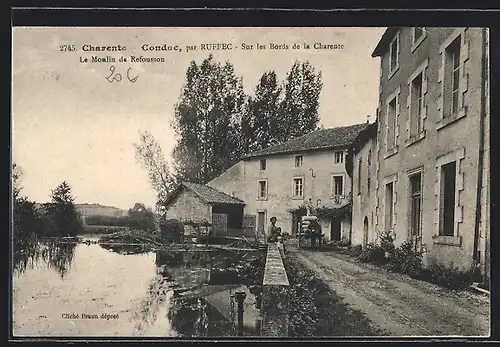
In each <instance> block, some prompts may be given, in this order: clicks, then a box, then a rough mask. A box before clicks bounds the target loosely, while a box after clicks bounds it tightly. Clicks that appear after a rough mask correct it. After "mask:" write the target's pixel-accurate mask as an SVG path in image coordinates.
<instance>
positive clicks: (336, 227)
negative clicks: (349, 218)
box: [330, 218, 341, 241]
mask: <svg viewBox="0 0 500 347" xmlns="http://www.w3.org/2000/svg"><path fill="white" fill-rule="evenodd" d="M340 231H341V224H340V219H338V218H334V219H332V223H331V227H330V240H331V241H340Z"/></svg>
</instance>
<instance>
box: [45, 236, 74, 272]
mask: <svg viewBox="0 0 500 347" xmlns="http://www.w3.org/2000/svg"><path fill="white" fill-rule="evenodd" d="M76 245H77V244H76V243H73V242H57V241H53V242H46V243H44V244H43V245H42V252H41V255H42V258H43V259H44V260H45V262H46V263H47V264H49V266H50V267H51V268H52V269H54V270H56V271H57V272H58V273H59V275H60V276H61V278H64V276H65V275H66V274H67V273H68V271H69V270H70V268H71V264H72V263H73V258H74V255H75V248H76Z"/></svg>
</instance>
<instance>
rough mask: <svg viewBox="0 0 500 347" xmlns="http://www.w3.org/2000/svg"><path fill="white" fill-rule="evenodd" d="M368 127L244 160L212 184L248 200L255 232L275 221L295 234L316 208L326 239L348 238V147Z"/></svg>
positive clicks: (327, 133)
mask: <svg viewBox="0 0 500 347" xmlns="http://www.w3.org/2000/svg"><path fill="white" fill-rule="evenodd" d="M366 126H367V124H365V123H363V124H356V125H351V126H345V127H337V128H331V129H321V130H317V131H314V132H312V133H310V134H307V135H304V136H301V137H299V138H296V139H293V140H290V141H288V142H286V143H283V144H280V145H276V146H272V147H269V148H266V149H264V150H262V151H259V152H255V153H252V154H250V155H248V156H246V157H245V158H244V159H243V160H242V161H240V162H238V163H237V164H235V165H234V166H233V167H231V168H230V169H228V170H227V171H225V172H224V173H223V174H222V175H220V176H219V177H217V178H215V179H214V180H212V181H211V182H209V183H208V185H209V186H211V187H213V188H214V189H217V190H219V191H221V192H224V193H226V194H228V195H233V196H235V197H238V198H239V199H241V200H243V201H244V202H245V204H246V205H245V214H246V215H254V216H255V219H256V228H257V230H258V231H259V232H260V233H266V232H267V229H268V225H269V223H270V221H269V220H270V218H271V217H273V216H274V217H276V218H277V225H278V226H280V227H281V228H282V230H283V231H284V232H288V233H290V234H291V235H296V233H297V227H298V223H299V221H300V218H301V216H302V215H305V213H306V212H305V208H306V207H307V206H310V207H313V208H316V212H317V214H318V216H319V217H320V222H321V225H322V229H323V233H324V235H325V239H326V240H341V239H349V238H350V233H351V223H350V213H348V214H340V213H338V214H337V213H336V211H342V208H345V207H346V206H349V205H350V202H351V179H350V177H349V176H348V175H347V173H346V169H345V157H346V154H347V148H348V147H349V146H350V144H351V142H352V141H353V140H354V139H355V138H356V136H357V135H358V133H359V132H360V131H361V130H363V129H364V128H365V127H366Z"/></svg>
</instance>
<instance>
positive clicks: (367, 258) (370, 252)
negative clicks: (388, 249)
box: [358, 243, 387, 264]
mask: <svg viewBox="0 0 500 347" xmlns="http://www.w3.org/2000/svg"><path fill="white" fill-rule="evenodd" d="M358 259H359V260H360V261H362V262H363V263H374V264H385V263H386V262H387V258H386V257H385V251H384V250H383V249H382V247H380V246H379V245H377V244H375V243H369V244H368V245H367V246H366V248H365V249H363V250H362V251H361V253H360V254H359V256H358Z"/></svg>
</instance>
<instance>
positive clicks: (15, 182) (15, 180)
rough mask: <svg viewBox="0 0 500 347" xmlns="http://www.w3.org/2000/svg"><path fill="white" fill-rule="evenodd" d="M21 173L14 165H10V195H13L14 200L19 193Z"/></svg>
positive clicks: (17, 166)
mask: <svg viewBox="0 0 500 347" xmlns="http://www.w3.org/2000/svg"><path fill="white" fill-rule="evenodd" d="M22 174H23V171H22V170H21V168H20V167H19V165H17V164H16V163H13V164H12V193H13V195H14V200H15V199H17V198H18V197H19V194H20V192H21V176H22Z"/></svg>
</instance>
